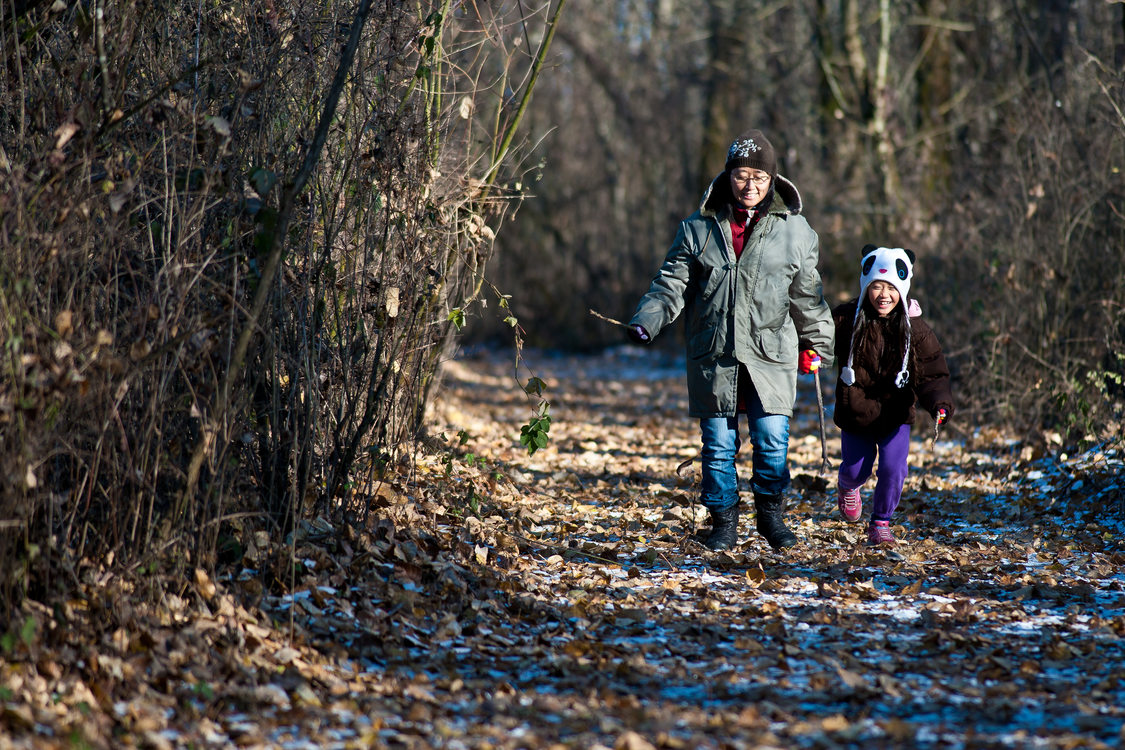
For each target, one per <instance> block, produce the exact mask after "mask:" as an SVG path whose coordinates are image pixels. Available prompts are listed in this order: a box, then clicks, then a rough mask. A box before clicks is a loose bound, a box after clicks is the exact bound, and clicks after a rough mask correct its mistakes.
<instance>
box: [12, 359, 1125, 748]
mask: <svg viewBox="0 0 1125 750" xmlns="http://www.w3.org/2000/svg"><path fill="white" fill-rule="evenodd" d="M526 354H527V361H528V363H529V364H530V365H531V369H532V371H533V372H534V374H535V375H536V376H538V377H540V378H542V379H543V380H544V381H545V382H546V383H547V386H548V390H547V393H546V395H547V397H548V398H549V399H550V400H551V402H552V409H551V412H552V415H553V416H554V423H553V425H552V427H551V430H550V435H551V441H550V444H549V445H548V447H547V448H545V449H543V450H541V451H539V452H537V453H536V454H535V455H533V456H530V457H529V456H528V455H527V452H526V450H524V449H523V448H522V447H521V446H520V445H519V443H518V439H517V438H518V435H519V428H520V426H521V425H522V424H524V423H526V422H527V420H528V418H529V415H530V414H531V405H530V404H529V403H528V401H527V400H526V398H525V397H524V395H523V394H522V392H521V391H520V389H519V387H518V386H517V384H516V382H515V381H514V379H513V377H512V362H511V361H510V360H509V359H508V358H507V357H506V356H490V355H489V356H479V357H473V358H465V359H462V360H460V361H456V362H451V363H449V366H448V368H447V377H446V386H447V387H446V389H445V391H444V393H443V395H442V397H441V399H440V401H439V403H438V404H436V406H435V409H434V411H433V414H432V421H433V423H434V424H435V425H436V429H435V430H434V434H433V436H432V439H431V440H430V441H429V448H428V449H427V450H424V451H423V450H420V451H419V452H418V453H417V454H416V455H415V456H413V458H412V460H411V461H409V462H404V463H403V464H401V465H398V466H384V467H382V469H381V470H382V471H383V472H384V474H383V480H382V481H381V482H380V483H379V484H378V485H377V486H374V487H361V486H360V485H359V484H357V492H362V493H364V494H363V495H362V497H359V496H357V503H356V505H355V508H356V509H357V510H360V511H362V510H364V509H367V515H366V517H357V518H356V519H355V520H354V521H353V522H352V523H349V524H347V525H345V526H343V527H334V526H333V525H332V524H331V523H329V522H328V521H327V520H323V519H318V520H317V521H315V522H312V523H308V524H304V525H302V528H301V529H300V534H299V535H298V536H297V538H295V539H285V540H280V539H268V538H265V537H262V538H259V537H255V538H254V539H253V540H247V541H248V542H251V541H252V542H253V543H252V544H250V543H248V544H247V546H246V549H245V550H244V552H243V555H242V558H241V560H240V562H239V563H238V564H236V565H235V566H234V567H233V568H230V569H226V570H222V571H219V572H218V575H217V576H216V580H210V579H209V577H208V575H207V574H206V573H204V572H203V571H196V574H195V577H194V579H193V580H191V581H188V582H181V587H180V588H179V589H177V590H179V591H180V592H181V595H176V594H175V593H172V592H171V591H169V592H167V593H165V594H164V595H162V596H161V597H160V600H159V602H157V603H156V604H155V605H150V604H145V602H146V597H145V596H144V592H138V591H137V590H136V589H135V588H134V585H135V584H133V583H130V582H127V581H120V580H117V579H114V578H112V577H110V576H91V577H89V580H88V581H86V582H85V583H84V584H83V585H82V587H81V588H79V590H78V591H76V592H75V594H74V596H72V597H70V598H69V599H68V601H67V602H65V603H63V604H62V605H60V606H59V607H56V608H48V607H45V606H43V605H39V604H36V603H35V602H28V604H27V606H26V607H25V609H24V611H23V612H22V613H21V614H20V617H21V620H20V622H21V624H22V627H21V629H20V631H19V637H18V638H7V639H5V642H4V644H3V646H4V648H3V651H2V652H0V674H2V675H3V683H2V684H0V697H2V698H3V700H4V703H3V712H2V713H0V748H8V747H12V748H55V747H73V746H84V747H91V748H99V749H100V748H119V747H133V746H143V747H151V748H177V747H189V746H190V747H199V748H226V747H232V746H238V747H243V748H285V749H286V750H300V749H303V748H341V749H343V748H361V747H362V748H366V747H387V748H438V747H440V748H450V749H455V750H464V749H469V748H480V749H482V750H483V749H484V748H491V749H497V748H510V749H513V750H514V749H516V748H544V747H547V748H583V749H587V748H614V749H615V750H616V749H621V750H646V749H648V748H653V747H659V748H685V749H686V748H760V747H778V748H782V747H783V748H848V747H863V748H865V749H867V748H878V747H886V748H892V747H893V748H897V747H915V748H991V747H996V748H1000V747H1003V748H1025V747H1026V748H1075V747H1084V748H1100V747H1116V746H1119V744H1120V743H1121V741H1122V739H1123V724H1125V711H1123V708H1122V706H1125V681H1123V680H1125V646H1123V643H1122V635H1125V575H1123V574H1122V568H1121V564H1122V562H1125V552H1123V551H1122V539H1123V538H1125V535H1123V534H1122V530H1123V529H1125V524H1123V523H1122V522H1121V511H1122V506H1123V504H1125V500H1123V494H1125V492H1123V486H1125V479H1123V478H1122V474H1123V473H1125V472H1123V471H1122V469H1123V466H1125V464H1123V461H1122V458H1123V455H1122V446H1121V445H1120V444H1118V445H1116V446H1113V445H1104V446H1098V447H1095V448H1092V449H1090V450H1088V451H1086V452H1084V453H1082V454H1080V455H1074V456H1066V455H1063V454H1061V453H1058V452H1056V453H1054V454H1045V455H1040V454H1039V453H1037V451H1036V450H1035V449H1033V448H1032V447H1030V446H1025V445H1022V444H1020V443H1019V442H1018V441H1014V440H1008V439H1004V437H1003V436H1001V435H992V434H988V433H987V432H986V431H982V430H976V429H971V428H970V426H969V425H968V420H967V419H966V418H962V419H961V422H960V425H961V427H960V431H956V430H955V429H954V427H956V426H957V424H958V423H957V422H956V421H955V423H954V425H953V426H951V428H950V430H949V431H947V432H946V434H945V435H944V436H943V437H942V439H941V440H939V441H938V442H937V444H936V445H935V446H933V447H932V448H931V447H930V446H929V445H928V441H926V440H924V439H922V438H919V439H917V440H916V441H915V446H914V456H915V458H916V463H917V468H916V469H915V471H914V472H913V473H912V474H911V476H910V479H909V480H908V483H907V489H906V492H905V497H904V501H903V503H902V506H901V510H900V513H899V520H900V525H899V528H898V529H897V531H896V534H897V536H899V537H900V538H901V539H902V541H903V544H902V546H901V547H900V548H899V550H898V553H897V554H895V555H890V554H887V553H884V552H872V551H869V550H868V549H866V548H865V547H864V546H863V545H862V543H861V542H862V527H860V526H857V525H848V524H846V523H844V522H843V521H842V520H840V519H839V518H838V516H837V515H836V513H835V511H834V500H833V497H832V495H831V487H832V483H831V482H830V481H827V480H826V478H825V477H824V476H820V475H818V473H817V472H818V469H819V467H820V465H821V452H820V440H819V431H818V427H817V409H816V400H815V398H814V395H813V393H812V391H811V390H810V389H811V387H812V385H811V378H802V383H801V389H802V390H801V393H800V395H799V399H798V401H799V404H798V413H797V415H796V417H795V418H794V420H793V424H792V430H791V432H792V436H793V438H792V444H791V459H792V466H793V473H794V491H793V494H792V502H791V504H792V511H791V513H790V518H791V522H792V525H793V526H794V527H795V530H796V531H797V533H798V534H799V536H800V537H802V539H803V543H802V544H801V545H800V546H798V547H796V548H794V549H791V550H787V551H785V552H784V553H777V552H774V551H772V550H770V549H769V548H768V547H767V546H766V545H765V544H764V543H763V542H762V540H761V539H760V538H758V536H757V535H756V534H755V533H754V532H753V530H752V528H753V519H752V518H749V517H747V518H744V520H743V526H742V532H743V541H742V543H741V544H740V545H739V546H738V548H737V549H735V550H733V551H732V552H730V553H722V554H715V553H711V552H708V551H707V550H705V549H704V548H703V547H702V546H700V545H699V544H698V542H697V541H695V538H694V536H695V534H696V532H698V531H699V530H701V527H702V526H703V525H704V514H703V512H702V511H699V510H697V508H696V506H695V505H694V503H693V498H694V497H695V493H696V487H695V485H696V483H697V481H698V475H697V468H698V467H697V465H695V466H693V468H692V470H691V471H688V472H685V476H683V477H679V476H677V474H676V472H675V469H676V466H677V465H678V464H680V463H681V462H683V461H684V460H685V459H689V458H691V457H692V456H693V455H694V454H695V452H696V450H697V441H698V437H697V435H696V429H697V428H696V426H695V425H694V424H693V423H692V421H691V420H689V419H688V418H687V417H686V416H685V404H684V393H683V390H684V389H683V376H682V363H680V362H677V361H676V359H675V358H674V357H671V356H668V355H666V354H662V353H660V352H659V351H655V350H638V349H631V348H630V349H625V348H623V349H619V350H615V351H610V352H606V353H604V354H602V355H599V356H587V357H558V356H550V355H547V354H543V353H538V352H527V353H526ZM521 379H524V380H526V374H523V373H521ZM830 402H831V400H830V399H829V403H830ZM955 419H956V418H955ZM828 435H829V439H830V442H829V447H830V458H831V459H832V460H833V461H834V462H836V461H838V460H839V459H838V455H837V453H838V441H837V440H836V431H835V429H834V428H832V427H831V426H830V427H829V429H828ZM740 466H741V468H742V473H743V479H745V478H746V473H745V472H746V467H745V465H744V464H740ZM294 552H295V554H296V560H295V564H294V565H292V566H291V569H290V570H288V571H287V572H286V573H285V574H284V576H282V575H280V574H277V573H271V572H270V570H268V569H258V568H262V567H263V566H266V565H268V564H269V562H268V561H270V560H282V559H287V558H288V555H290V554H291V553H294ZM9 632H11V631H9Z"/></svg>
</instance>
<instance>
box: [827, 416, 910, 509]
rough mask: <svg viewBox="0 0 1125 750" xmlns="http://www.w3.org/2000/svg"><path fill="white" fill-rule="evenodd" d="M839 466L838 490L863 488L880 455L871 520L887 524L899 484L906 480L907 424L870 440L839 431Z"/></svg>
mask: <svg viewBox="0 0 1125 750" xmlns="http://www.w3.org/2000/svg"><path fill="white" fill-rule="evenodd" d="M840 433H841V437H840V451H841V453H842V454H843V462H842V463H841V464H840V474H839V477H838V481H839V484H840V489H841V490H853V489H855V488H856V487H862V486H863V483H864V482H866V481H867V478H868V477H869V476H871V470H872V469H873V468H874V467H875V456H876V454H878V456H879V472H878V479H877V481H876V482H875V494H874V495H873V496H872V498H871V520H873V521H889V520H891V516H892V515H894V512H895V508H897V507H898V501H899V500H900V499H901V498H902V483H903V482H905V481H906V472H907V471H908V469H909V466H908V464H907V459H908V458H909V457H910V425H908V424H904V425H902V426H901V427H899V428H898V429H897V430H895V431H894V432H892V433H890V434H889V435H884V436H882V437H879V438H871V437H867V436H866V435H857V434H855V433H854V432H847V431H845V430H841V431H840Z"/></svg>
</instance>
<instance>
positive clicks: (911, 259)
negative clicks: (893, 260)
mask: <svg viewBox="0 0 1125 750" xmlns="http://www.w3.org/2000/svg"><path fill="white" fill-rule="evenodd" d="M902 251H903V252H904V253H906V257H907V258H910V265H914V260H915V257H916V256H915V255H914V251H913V250H908V249H907V248H905V247H904V248H903V249H902Z"/></svg>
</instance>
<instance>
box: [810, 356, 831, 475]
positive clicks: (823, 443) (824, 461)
mask: <svg viewBox="0 0 1125 750" xmlns="http://www.w3.org/2000/svg"><path fill="white" fill-rule="evenodd" d="M813 378H814V379H815V381H816V407H817V415H818V416H819V417H820V459H821V466H820V470H821V472H823V473H825V474H831V473H832V462H830V461H829V460H828V437H827V436H826V435H825V432H824V395H823V394H822V393H821V392H820V368H819V367H817V368H816V369H815V370H813Z"/></svg>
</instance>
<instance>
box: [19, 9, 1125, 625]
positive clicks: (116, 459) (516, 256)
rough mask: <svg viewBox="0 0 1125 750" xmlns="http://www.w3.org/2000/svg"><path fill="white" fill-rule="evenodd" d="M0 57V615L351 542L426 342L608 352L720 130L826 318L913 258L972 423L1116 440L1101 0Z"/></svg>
mask: <svg viewBox="0 0 1125 750" xmlns="http://www.w3.org/2000/svg"><path fill="white" fill-rule="evenodd" d="M0 59H2V61H3V65H4V69H3V78H2V81H0V113H2V116H0V244H2V245H3V247H2V253H0V340H2V341H3V349H2V353H0V361H2V362H3V368H4V377H3V379H2V380H0V470H2V471H3V487H2V490H0V493H2V494H0V571H2V572H0V600H2V601H4V602H5V604H6V605H7V604H11V603H13V602H16V601H19V600H20V599H22V598H24V597H26V596H33V597H36V598H39V599H44V600H50V599H51V598H54V597H58V596H61V595H62V594H63V593H64V592H65V591H66V589H67V586H68V585H69V583H70V582H73V581H75V580H79V579H80V578H85V577H88V576H91V575H100V574H102V573H103V572H104V571H106V570H118V571H143V572H147V573H148V574H149V575H148V578H146V581H149V582H150V584H149V585H152V586H153V587H154V591H155V590H158V589H159V587H160V586H161V585H163V584H162V583H161V582H162V581H175V580H178V578H182V574H183V570H184V569H185V568H186V567H187V566H192V567H194V566H203V567H208V566H215V565H219V564H222V562H223V560H224V559H226V557H229V555H230V554H234V553H232V552H231V550H233V549H237V548H240V547H242V546H244V545H245V544H247V543H248V540H249V539H252V537H253V534H254V533H255V532H256V531H259V530H266V531H268V532H270V533H273V534H277V535H284V534H286V533H289V532H291V531H293V530H294V529H300V528H301V527H302V524H306V523H309V522H310V520H311V519H315V518H318V517H330V518H333V519H336V520H338V521H343V522H345V523H348V524H355V525H362V524H364V523H365V522H367V521H368V520H369V519H370V513H371V507H370V504H369V498H370V497H371V492H372V487H374V486H375V485H376V484H377V483H378V482H379V481H381V480H382V479H384V478H385V477H386V476H387V474H388V472H390V471H391V470H392V467H395V466H398V465H400V464H402V462H404V461H408V460H409V456H410V453H411V451H413V450H416V449H418V445H419V443H418V442H417V440H418V438H419V437H423V436H425V434H426V407H427V404H428V403H429V402H430V400H431V399H432V397H433V394H434V393H435V389H436V388H438V387H440V363H441V361H442V360H443V359H444V358H447V357H449V356H452V355H453V354H454V353H455V352H456V351H457V348H458V347H459V346H463V345H470V344H474V345H475V344H482V343H488V344H492V345H497V343H498V342H499V344H500V345H503V346H506V347H509V348H510V350H511V352H512V357H513V359H514V360H515V361H516V363H517V364H518V362H519V358H520V351H521V347H523V346H526V345H533V346H542V347H550V348H568V349H593V348H597V347H602V346H605V345H608V344H617V343H620V342H621V336H620V331H618V330H615V329H614V328H612V327H610V326H606V325H605V324H604V323H601V322H600V321H598V320H596V319H594V318H593V317H592V316H590V315H589V313H588V309H589V308H590V307H595V308H597V309H598V310H600V311H601V312H602V313H604V314H606V315H609V316H612V317H616V318H627V317H628V316H629V314H630V313H631V311H632V308H633V305H634V304H635V303H636V300H637V299H638V297H639V296H640V294H641V293H643V291H644V290H645V288H646V287H647V283H648V280H649V278H650V277H651V276H652V274H653V273H654V272H655V270H656V268H657V266H658V264H659V262H660V259H661V258H662V257H663V254H664V252H665V250H666V248H667V244H668V243H669V242H670V240H671V238H672V236H673V234H674V230H675V224H676V222H677V221H678V220H679V219H681V218H682V217H684V216H686V215H687V214H688V213H690V212H691V211H692V210H693V209H694V208H695V206H696V205H697V203H698V200H699V197H700V195H701V192H702V190H703V188H704V186H705V185H706V183H707V182H709V181H710V179H711V178H712V177H713V176H714V175H715V174H716V173H717V172H718V171H719V170H720V169H721V167H722V161H723V157H724V154H725V151H726V148H727V146H728V144H729V143H730V141H731V140H732V139H733V138H734V137H735V136H736V135H738V133H739V132H741V131H742V130H744V129H746V128H748V127H759V128H762V129H763V130H765V131H766V132H767V133H768V134H769V135H770V137H771V139H772V140H773V142H774V144H775V146H777V147H778V148H779V151H780V155H781V171H782V173H784V174H785V175H786V176H788V177H789V178H790V179H792V180H793V181H794V182H795V183H796V185H797V186H798V188H799V189H800V191H801V193H802V196H803V198H804V202H805V206H806V208H805V214H806V215H807V217H808V218H809V221H810V222H811V224H812V226H813V227H814V228H815V229H817V231H818V232H819V233H820V237H821V252H822V273H823V276H824V279H825V284H826V291H827V293H828V295H829V296H830V297H831V298H832V299H833V301H835V300H837V299H844V298H847V297H848V296H850V295H852V294H853V293H854V286H855V283H856V270H855V259H856V255H857V254H858V250H859V248H860V247H862V246H863V245H864V244H866V243H867V242H876V243H879V244H892V245H900V246H907V247H911V248H913V249H914V250H915V251H916V252H917V253H918V255H919V264H918V269H917V273H918V275H917V279H916V281H915V285H914V287H913V289H912V292H913V293H914V296H916V297H918V298H919V300H920V301H921V302H922V304H923V307H924V309H925V311H926V314H927V316H928V317H929V319H930V320H931V321H932V323H933V324H934V326H935V327H936V329H937V330H938V332H939V334H940V335H941V337H942V339H943V343H944V344H945V347H946V350H947V353H948V354H949V355H950V357H951V359H952V360H953V362H954V364H955V367H956V369H957V377H958V384H957V387H958V390H959V394H960V398H961V400H962V404H963V405H962V408H961V414H962V415H963V419H964V420H965V421H966V424H971V425H974V426H991V427H995V428H997V429H1009V430H1013V431H1015V432H1016V433H1018V434H1020V435H1022V436H1024V437H1025V438H1027V439H1029V440H1033V441H1039V442H1044V443H1054V444H1056V445H1070V444H1074V443H1079V442H1082V441H1091V440H1101V439H1104V438H1106V437H1107V436H1108V437H1110V438H1111V439H1112V438H1116V439H1120V437H1119V436H1120V432H1121V425H1122V418H1123V413H1122V412H1123V404H1125V395H1123V389H1122V375H1123V372H1125V274H1123V273H1122V267H1123V261H1125V179H1123V173H1122V170H1123V169H1125V76H1123V74H1122V70H1123V68H1125V4H1123V3H1121V2H1106V1H1105V0H1052V1H1051V2H1025V1H1023V0H1011V1H1010V2H1002V3H995V2H981V1H965V2H959V1H958V0H919V1H918V2H895V3H891V2H889V0H837V1H835V2H829V1H828V0H789V1H787V0H778V1H777V2H765V3H745V2H743V3H740V2H733V1H732V0H715V1H714V2H701V1H698V0H683V1H677V2H672V1H671V0H620V1H616V0H615V1H610V2H596V3H594V2H580V1H579V0H571V2H570V3H569V4H568V3H567V2H566V0H548V1H547V2H534V1H533V2H528V1H527V0H498V1H497V2H479V1H478V2H460V1H458V2H454V1H453V0H443V1H440V2H422V3H414V4H404V3H399V2H394V1H393V0H382V1H379V0H359V2H355V1H354V0H349V1H347V2H335V1H333V0H329V1H328V2H325V1H324V0H316V1H315V2H312V1H309V0H265V1H264V2H262V1H254V2H251V1H250V0H232V1H230V2H218V1H215V0H199V1H198V2H192V3H167V2H160V1H158V0H121V1H119V2H109V1H108V0H87V1H84V2H68V1H67V0H55V1H54V2H51V1H50V0H10V1H9V2H5V3H3V4H2V6H0ZM669 345H674V343H673V342H669ZM512 386H513V387H514V388H519V387H525V388H526V389H527V390H528V391H529V394H528V405H529V415H530V417H531V421H530V422H529V425H532V426H534V425H535V424H536V423H535V419H536V418H538V417H543V416H545V415H547V414H548V412H549V398H550V395H549V394H540V393H538V392H537V391H538V383H537V381H536V380H535V379H534V378H529V379H528V380H526V381H522V382H516V381H515V380H514V381H513V384H512ZM541 396H545V397H541ZM540 425H542V423H540ZM525 432H526V431H525ZM518 438H519V435H518V432H517V430H514V435H513V440H517V439H518ZM275 564H276V565H277V566H278V568H279V572H278V574H277V578H278V579H283V578H284V574H283V570H281V569H283V568H284V566H285V565H286V562H285V561H284V559H278V560H277V561H275ZM158 572H159V575H157V573H158Z"/></svg>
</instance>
